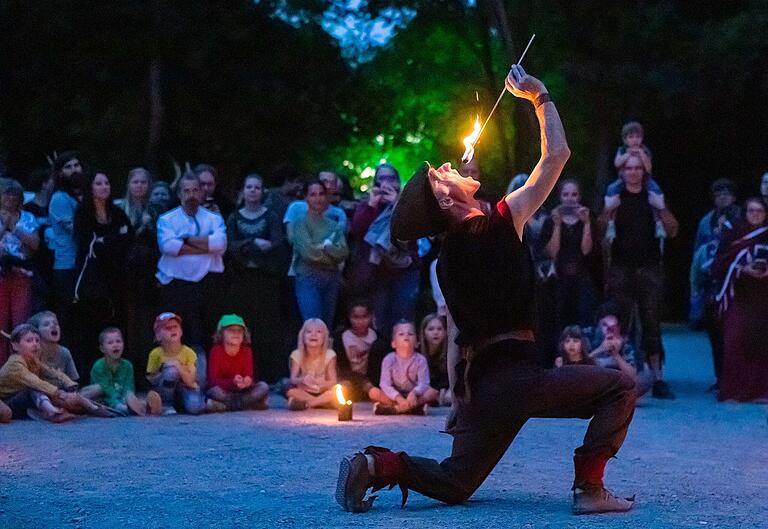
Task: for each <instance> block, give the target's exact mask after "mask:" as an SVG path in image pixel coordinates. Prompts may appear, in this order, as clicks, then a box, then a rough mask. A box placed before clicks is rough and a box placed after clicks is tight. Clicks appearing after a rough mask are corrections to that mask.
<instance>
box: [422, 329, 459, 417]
mask: <svg viewBox="0 0 768 529" xmlns="http://www.w3.org/2000/svg"><path fill="white" fill-rule="evenodd" d="M419 345H420V349H421V352H422V354H423V355H424V356H426V357H427V363H428V364H429V380H430V381H431V385H432V387H433V388H435V389H437V390H438V391H439V392H440V395H439V397H438V399H437V401H438V404H440V405H441V406H450V405H451V401H452V400H453V398H452V395H451V389H450V383H449V381H448V330H447V329H446V322H445V317H444V316H438V315H437V314H428V315H427V316H425V317H424V319H423V320H421V332H420V333H419Z"/></svg>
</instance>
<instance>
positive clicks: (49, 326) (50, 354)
mask: <svg viewBox="0 0 768 529" xmlns="http://www.w3.org/2000/svg"><path fill="white" fill-rule="evenodd" d="M27 323H29V324H30V325H33V326H34V327H35V328H36V329H37V330H38V332H39V333H40V360H41V361H43V362H45V363H46V364H47V365H48V366H49V367H52V368H54V369H58V370H59V371H61V372H62V373H64V374H65V375H67V376H68V377H69V378H70V379H72V380H74V381H75V382H77V381H79V380H80V373H78V372H77V368H76V367H75V361H74V360H73V359H72V353H70V352H69V349H67V348H66V347H64V346H63V345H61V344H60V343H59V341H60V340H61V327H60V326H59V319H58V318H57V317H56V314H55V313H53V312H51V311H50V310H44V311H41V312H38V313H37V314H34V315H33V316H32V317H31V318H29V320H28V321H27Z"/></svg>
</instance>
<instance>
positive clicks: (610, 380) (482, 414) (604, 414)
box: [403, 340, 635, 504]
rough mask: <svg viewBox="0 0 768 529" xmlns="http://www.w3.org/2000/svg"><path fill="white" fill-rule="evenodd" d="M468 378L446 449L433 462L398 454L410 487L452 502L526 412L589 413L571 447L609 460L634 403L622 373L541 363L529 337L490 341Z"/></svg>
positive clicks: (464, 493) (476, 481) (480, 475)
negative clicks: (439, 459)
mask: <svg viewBox="0 0 768 529" xmlns="http://www.w3.org/2000/svg"><path fill="white" fill-rule="evenodd" d="M468 381H469V389H470V393H469V397H470V398H469V399H468V400H467V399H465V398H459V399H458V410H457V414H456V417H455V422H454V424H452V425H449V433H450V434H451V435H453V449H452V451H451V455H450V456H449V457H448V458H447V459H444V460H443V461H442V462H440V463H438V462H437V461H435V460H433V459H425V458H421V457H413V456H409V455H407V454H403V459H404V461H405V463H406V467H407V476H406V484H407V486H408V488H409V489H411V490H414V491H416V492H418V493H420V494H424V495H425V496H429V497H430V498H434V499H437V500H440V501H443V502H446V503H450V504H455V503H462V502H464V501H466V500H467V499H468V498H469V497H470V496H471V495H472V493H474V491H475V490H477V488H478V487H479V486H480V485H481V484H482V483H483V481H485V478H486V477H487V476H488V474H490V472H491V470H493V468H494V467H495V466H496V464H497V463H498V462H499V460H500V459H501V457H502V456H503V455H504V453H505V452H506V451H507V448H508V447H509V445H510V444H511V443H512V440H513V439H514V438H515V436H516V435H517V433H518V432H519V431H520V429H521V428H522V427H523V425H524V424H525V422H526V421H527V420H528V419H530V418H532V417H542V418H574V417H578V418H582V419H589V418H591V421H590V423H589V427H588V428H587V433H586V435H585V436H584V444H583V445H582V446H580V447H579V448H577V449H576V451H575V454H576V455H580V456H584V457H594V458H603V459H607V458H610V457H612V456H613V455H614V454H616V452H617V451H618V450H619V448H620V447H621V445H622V443H623V442H624V438H625V437H626V435H627V428H628V427H629V423H630V422H631V420H632V415H633V413H634V409H635V392H634V382H633V381H632V379H630V378H629V377H627V376H626V375H624V374H622V373H621V372H619V371H616V370H613V369H603V368H599V367H593V366H567V367H561V368H555V369H542V368H540V367H538V366H537V365H536V364H535V353H534V344H533V343H531V342H519V341H514V340H509V341H505V342H500V343H498V344H495V345H493V346H491V347H489V348H488V349H487V350H486V351H484V352H483V353H481V354H480V355H479V357H477V359H476V360H474V361H473V362H472V364H471V365H470V367H469V373H468Z"/></svg>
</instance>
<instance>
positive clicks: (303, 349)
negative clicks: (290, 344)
mask: <svg viewBox="0 0 768 529" xmlns="http://www.w3.org/2000/svg"><path fill="white" fill-rule="evenodd" d="M311 325H317V326H319V327H320V328H321V329H322V330H323V333H324V334H325V338H323V353H325V352H326V351H327V350H328V349H330V348H331V336H330V333H329V332H328V326H327V325H326V324H325V322H324V321H323V320H321V319H320V318H309V319H308V320H306V321H305V322H304V325H302V326H301V330H300V331H299V338H298V340H297V343H296V350H298V351H299V352H300V353H301V356H302V357H303V356H305V355H306V354H307V346H306V345H304V335H305V334H306V332H307V329H308V328H309V327H310V326H311Z"/></svg>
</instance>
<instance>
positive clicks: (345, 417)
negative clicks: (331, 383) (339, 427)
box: [336, 384, 352, 421]
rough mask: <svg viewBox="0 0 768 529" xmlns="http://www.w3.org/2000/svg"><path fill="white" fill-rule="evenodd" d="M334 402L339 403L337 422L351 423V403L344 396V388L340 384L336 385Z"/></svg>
mask: <svg viewBox="0 0 768 529" xmlns="http://www.w3.org/2000/svg"><path fill="white" fill-rule="evenodd" d="M336 400H338V401H339V402H338V404H339V421H351V420H352V401H351V400H347V398H346V397H345V396H344V388H343V387H342V386H341V384H336Z"/></svg>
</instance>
